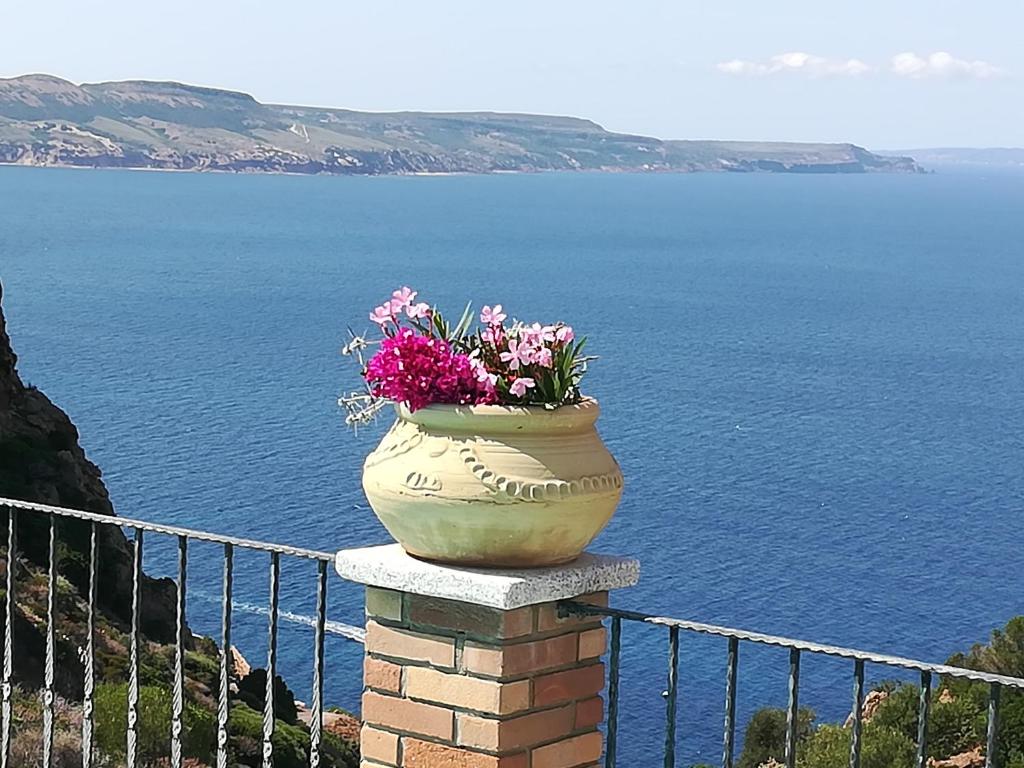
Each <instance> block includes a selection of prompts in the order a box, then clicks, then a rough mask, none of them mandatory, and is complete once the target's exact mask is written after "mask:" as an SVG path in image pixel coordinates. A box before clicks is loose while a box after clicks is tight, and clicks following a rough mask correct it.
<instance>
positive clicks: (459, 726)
mask: <svg viewBox="0 0 1024 768" xmlns="http://www.w3.org/2000/svg"><path fill="white" fill-rule="evenodd" d="M573 722H574V718H573V708H572V707H571V706H565V707H562V708H560V709H547V710H544V711H543V712H531V713H530V714H528V715H522V716H520V717H513V718H511V719H509V720H494V719H491V718H486V717H479V716H477V715H469V714H463V713H461V712H460V713H458V714H457V715H456V733H457V741H458V743H459V744H461V745H463V746H468V747H476V748H477V749H486V750H488V751H490V752H505V751H509V750H514V749H523V748H525V747H532V746H533V745H535V744H543V743H544V742H548V741H552V740H554V739H557V738H560V737H565V736H568V735H569V734H570V733H572V732H573Z"/></svg>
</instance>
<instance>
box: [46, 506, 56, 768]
mask: <svg viewBox="0 0 1024 768" xmlns="http://www.w3.org/2000/svg"><path fill="white" fill-rule="evenodd" d="M47 559H48V564H47V568H46V660H45V667H44V670H43V768H51V766H52V765H53V728H54V720H53V703H54V693H53V683H54V675H55V673H56V671H57V670H56V666H57V518H55V517H51V518H50V542H49V550H48V552H47Z"/></svg>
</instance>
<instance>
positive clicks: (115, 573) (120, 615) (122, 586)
mask: <svg viewBox="0 0 1024 768" xmlns="http://www.w3.org/2000/svg"><path fill="white" fill-rule="evenodd" d="M2 297H3V289H2V286H0V300H2ZM17 360H18V359H17V356H16V355H15V353H14V350H13V349H12V348H11V342H10V337H9V336H8V334H7V328H6V323H5V319H4V314H3V309H2V304H0V496H3V497H7V498H12V499H18V500H24V501H32V502H39V503H43V504H52V505H56V506H63V507H72V508H75V509H82V510H87V511H90V512H98V513H100V514H103V515H111V516H112V515H113V514H114V510H113V507H112V505H111V503H110V495H109V494H108V492H107V489H106V486H104V484H103V480H102V478H101V475H100V470H99V469H98V468H97V467H96V465H95V464H93V463H92V462H91V461H89V459H88V458H87V457H86V455H85V452H84V451H83V450H82V447H81V445H79V441H78V430H77V429H76V428H75V426H74V424H72V423H71V420H70V419H69V418H68V416H67V414H65V413H64V411H62V410H61V409H60V408H58V407H57V406H56V405H54V403H53V402H51V401H50V399H49V398H48V397H46V395H44V394H43V393H42V392H40V391H39V390H38V389H36V388H35V387H30V386H27V385H26V384H25V383H24V382H23V381H22V380H21V378H20V376H19V375H18V371H17V367H16V365H17ZM7 515H8V513H7V510H6V509H3V508H0V544H3V545H4V546H6V541H7V525H8V519H7ZM57 536H58V541H59V550H60V562H59V564H58V570H59V572H60V574H61V575H62V576H64V577H65V578H67V580H68V581H69V582H70V584H71V585H72V588H73V589H75V590H76V591H77V592H78V595H79V596H84V595H85V594H86V588H87V584H88V570H87V568H88V555H89V536H90V525H89V523H87V522H84V521H78V520H68V519H59V520H58V525H57ZM48 537H49V520H48V518H47V517H46V516H44V515H41V514H34V513H30V512H21V513H19V515H18V545H19V547H18V550H19V557H20V558H21V559H22V562H23V565H22V566H21V567H25V568H28V569H30V570H31V569H32V568H33V567H34V568H36V569H42V568H45V567H46V566H47V565H48V560H49V555H48V552H49V549H48V541H49V538H48ZM6 560H7V558H6V553H5V555H4V563H3V566H4V568H5V569H6V567H7V563H6ZM131 569H132V545H131V543H130V542H129V541H128V540H127V539H126V538H125V536H124V534H123V533H122V531H121V529H120V528H119V527H118V526H116V525H109V526H108V525H103V526H100V528H99V563H98V577H99V589H98V591H97V594H98V608H99V610H100V611H101V613H102V614H103V615H104V618H105V619H106V620H108V621H110V622H111V623H112V624H113V625H115V626H119V627H122V628H127V626H128V623H129V620H130V618H131V589H132V578H131V574H132V570H131ZM28 576H31V574H28V575H27V576H26V584H25V586H24V588H23V594H24V597H25V600H26V601H31V600H32V598H33V597H41V596H39V595H34V593H33V589H34V588H35V585H34V582H33V581H32V579H31V578H28ZM20 581H21V578H20V577H19V583H20ZM142 590H143V592H142V615H141V629H142V633H143V635H145V636H146V637H148V638H149V639H151V640H154V641H157V642H161V643H165V642H170V641H172V640H173V637H174V619H175V601H174V598H175V586H174V583H173V582H172V581H171V580H169V579H153V578H150V577H148V576H144V577H143V581H142ZM19 594H21V593H19ZM27 606H28V603H27V602H26V603H25V604H24V605H21V606H20V610H19V612H18V614H17V615H16V617H15V621H16V622H17V625H16V626H15V633H14V637H15V641H16V647H15V664H14V668H15V677H16V678H17V679H18V681H19V682H21V683H23V684H25V685H28V686H30V687H32V686H35V685H38V684H39V682H40V681H41V679H42V660H43V658H44V653H45V645H44V636H43V632H42V628H41V627H39V626H38V625H37V622H35V621H33V620H32V613H31V611H29V609H28V607H27ZM2 621H3V616H2V615H0V627H2ZM189 642H190V643H191V637H190V638H189ZM65 650H66V651H67V652H68V653H69V654H73V652H74V649H73V648H70V649H65ZM58 668H59V669H60V670H61V672H60V674H62V675H65V676H67V679H66V680H64V682H63V684H61V685H59V687H60V689H61V690H62V692H64V693H66V694H67V695H71V696H74V694H75V693H76V690H77V689H78V688H80V685H81V683H80V681H76V679H75V678H76V676H77V677H80V672H77V670H79V669H80V665H79V664H78V663H77V662H75V663H71V664H59V665H58ZM60 682H61V681H60V680H58V683H60Z"/></svg>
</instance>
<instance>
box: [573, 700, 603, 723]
mask: <svg viewBox="0 0 1024 768" xmlns="http://www.w3.org/2000/svg"><path fill="white" fill-rule="evenodd" d="M602 720H604V700H602V699H601V697H600V696H595V697H594V698H592V699H587V700H586V701H578V702H576V730H578V731H582V730H583V729H584V728H593V727H595V726H597V725H598V724H599V723H600V722H601V721H602Z"/></svg>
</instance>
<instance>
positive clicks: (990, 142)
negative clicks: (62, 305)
mask: <svg viewBox="0 0 1024 768" xmlns="http://www.w3.org/2000/svg"><path fill="white" fill-rule="evenodd" d="M60 5H61V3H60V2H58V7H57V9H56V12H54V13H50V14H48V18H49V19H50V20H51V21H49V22H48V23H47V24H46V25H45V26H44V25H39V24H38V23H37V18H36V14H35V12H34V11H33V9H32V8H31V7H30V6H29V5H28V4H24V5H16V6H14V7H13V8H10V9H7V14H6V17H5V26H6V28H7V29H8V30H17V34H16V35H15V34H11V33H9V34H8V35H7V36H6V39H5V41H4V48H5V50H4V58H3V63H2V65H0V66H2V67H3V68H4V69H3V71H0V75H2V76H17V75H20V74H25V73H46V74H52V75H54V76H57V77H62V78H65V79H68V80H71V81H72V82H99V81H110V80H129V79H133V80H169V81H177V82H183V83H188V84H194V85H202V86H207V87H212V88H223V89H226V90H235V91H242V92H245V93H248V94H251V95H252V96H253V97H254V98H256V99H257V100H259V101H261V102H264V103H277V104H299V105H307V106H324V107H334V108H339V109H353V110H358V111H370V112H378V111H385V112H390V111H427V112H481V111H488V112H512V113H528V114H541V115H564V116H572V117H580V118H585V119H589V120H593V121H594V122H596V123H598V124H600V125H602V126H604V127H605V128H607V129H608V130H611V131H616V132H620V133H636V134H641V135H647V136H657V137H660V138H671V139H695V140H698V139H717V140H725V141H743V140H746V141H802V142H822V143H825V142H851V143H855V144H859V145H861V146H865V147H868V148H872V149H900V148H957V147H965V148H996V147H1007V148H1017V147H1020V146H1022V145H1024V134H1022V129H1021V126H1022V125H1024V99H1022V98H1021V85H1022V75H1024V48H1022V47H1021V46H1020V45H1019V44H1018V40H1017V34H1016V31H1015V30H1017V29H1019V28H1020V27H1021V26H1022V24H1024V6H1015V7H1000V8H996V7H988V6H976V5H972V4H970V3H968V2H963V1H962V0H937V1H936V0H907V2H905V3H903V4H901V5H900V6H899V7H898V10H895V11H894V10H893V7H892V5H891V4H889V3H883V2H881V0H865V2H864V3H861V4H858V5H857V6H856V7H850V6H843V5H828V6H824V5H822V4H820V3H817V2H813V1H812V0H792V1H791V2H789V3H786V4H785V5H784V7H767V6H764V5H763V4H758V3H754V2H752V1H751V0H737V1H736V2H734V3H728V4H713V5H712V4H700V5H697V6H689V5H687V6H683V5H676V4H669V3H658V2H651V0H640V1H639V2H638V3H636V4H634V5H633V6H631V7H630V9H629V11H628V12H624V11H623V10H622V9H621V8H620V7H619V6H616V5H614V4H612V3H610V2H606V1H605V0H599V1H597V2H593V3H589V4H587V5H586V6H585V7H584V6H578V5H576V4H572V3H570V4H558V5H553V6H552V5H549V4H544V3H540V2H538V0H524V2H522V3H519V4H517V5H516V6H514V7H493V6H478V5H475V4H472V3H468V2H463V1H459V0H452V2H449V3H448V4H446V5H445V6H444V9H443V11H442V10H441V9H438V8H436V7H425V6H419V5H405V4H401V3H398V2H394V0H382V2H380V3H375V4H372V5H369V6H344V7H342V6H337V5H334V4H330V3H326V2H322V0H311V2H310V3H308V4H306V5H305V6H304V7H303V13H302V14H301V16H297V15H295V14H293V13H290V12H287V11H286V10H285V6H283V5H280V4H278V3H276V2H268V3H266V4H265V5H263V6H261V8H260V12H254V11H253V10H252V7H251V6H250V5H249V4H244V3H241V2H239V1H238V0H224V2H220V3H217V4H216V5H213V6H211V5H208V4H205V3H202V2H200V0H181V2H179V3H178V4H177V5H176V6H175V10H174V13H173V14H170V15H169V14H168V13H167V12H166V11H163V10H160V9H157V8H149V7H139V6H137V5H136V4H133V3H129V2H128V1H127V0H111V2H110V3H108V5H107V6H105V8H104V13H102V14H81V13H79V12H77V11H75V8H76V6H72V5H71V4H70V3H66V8H67V10H68V13H61V12H60V10H61V9H60ZM584 9H585V10H584ZM73 11H74V12H73ZM185 20H189V21H190V23H187V24H186V23H183V21H185Z"/></svg>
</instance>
